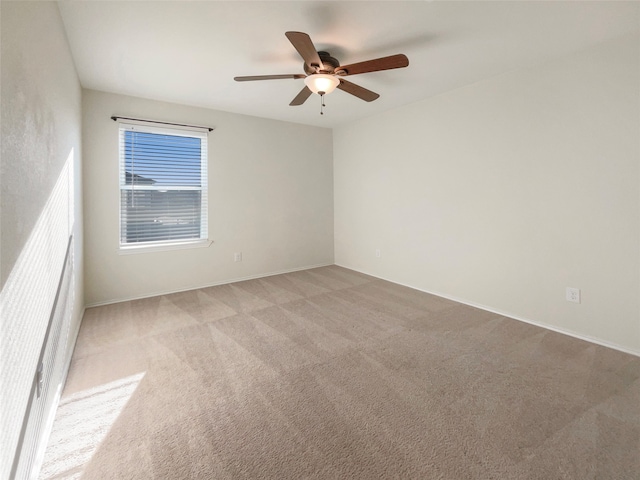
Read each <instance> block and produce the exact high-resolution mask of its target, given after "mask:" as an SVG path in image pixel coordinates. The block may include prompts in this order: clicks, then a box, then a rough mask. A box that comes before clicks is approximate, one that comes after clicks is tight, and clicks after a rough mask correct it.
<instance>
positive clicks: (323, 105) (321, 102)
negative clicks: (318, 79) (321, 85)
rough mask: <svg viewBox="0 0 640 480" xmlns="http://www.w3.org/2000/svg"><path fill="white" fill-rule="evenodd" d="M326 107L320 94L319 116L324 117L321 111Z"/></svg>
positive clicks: (322, 95) (322, 94)
mask: <svg viewBox="0 0 640 480" xmlns="http://www.w3.org/2000/svg"><path fill="white" fill-rule="evenodd" d="M324 107H326V105H325V104H324V93H321V94H320V115H324V112H323V111H322V109H323V108H324Z"/></svg>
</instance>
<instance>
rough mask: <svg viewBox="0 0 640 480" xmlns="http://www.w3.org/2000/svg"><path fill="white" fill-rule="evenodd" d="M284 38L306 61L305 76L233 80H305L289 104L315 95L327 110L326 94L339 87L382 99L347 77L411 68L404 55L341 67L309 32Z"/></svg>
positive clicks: (237, 79) (363, 95)
mask: <svg viewBox="0 0 640 480" xmlns="http://www.w3.org/2000/svg"><path fill="white" fill-rule="evenodd" d="M285 35H286V36H287V38H288V39H289V41H290V42H291V44H292V45H293V47H294V48H295V49H296V50H297V51H298V53H299V54H300V56H301V57H302V59H303V60H304V72H305V73H304V74H298V73H293V74H285V75H254V76H246V77H234V80H235V81H237V82H249V81H254V80H280V79H299V78H304V83H305V86H304V88H303V89H302V90H301V91H300V93H298V95H296V97H295V98H294V99H293V100H292V101H291V103H290V104H289V105H291V106H296V105H302V104H303V103H304V102H305V101H306V100H307V98H309V96H310V95H311V94H312V93H317V94H319V95H320V97H322V99H323V101H322V103H321V105H322V106H323V107H324V95H326V94H328V93H331V92H333V91H334V90H335V89H336V88H338V89H339V90H342V91H344V92H347V93H350V94H351V95H354V96H356V97H358V98H360V99H362V100H364V101H366V102H372V101H373V100H375V99H376V98H378V97H379V96H380V95H378V94H377V93H375V92H372V91H371V90H367V89H366V88H364V87H361V86H359V85H356V84H355V83H352V82H349V81H347V80H345V79H344V77H346V76H348V75H357V74H360V73H369V72H378V71H380V70H391V69H394V68H403V67H406V66H408V65H409V59H408V58H407V57H406V55H403V54H398V55H391V56H388V57H382V58H376V59H375V60H367V61H364V62H359V63H352V64H350V65H340V62H338V60H336V59H335V58H333V57H332V56H331V55H330V54H329V53H328V52H324V51H317V50H316V47H315V46H314V45H313V42H312V41H311V38H310V37H309V35H307V34H306V33H303V32H286V33H285ZM320 113H321V114H322V110H320Z"/></svg>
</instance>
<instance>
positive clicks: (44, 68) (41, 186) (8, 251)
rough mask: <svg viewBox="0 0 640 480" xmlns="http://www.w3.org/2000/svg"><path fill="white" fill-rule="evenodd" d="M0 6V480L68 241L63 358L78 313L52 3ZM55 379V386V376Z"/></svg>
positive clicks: (64, 101)
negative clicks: (69, 273)
mask: <svg viewBox="0 0 640 480" xmlns="http://www.w3.org/2000/svg"><path fill="white" fill-rule="evenodd" d="M0 9H1V10H0V12H1V21H2V24H1V42H0V43H1V61H2V65H1V70H2V80H1V85H2V86H1V95H0V97H1V128H2V157H1V159H2V160H1V162H0V163H1V188H0V192H1V196H0V203H1V211H0V227H1V245H2V246H1V254H2V256H1V260H2V261H1V268H0V271H1V280H2V282H1V285H2V291H1V292H0V343H1V349H0V355H1V359H2V361H1V364H0V365H1V366H0V369H1V371H0V382H1V398H0V406H1V407H0V410H1V424H0V452H1V453H0V478H8V477H9V471H10V469H11V467H12V462H13V458H14V453H15V452H16V447H17V444H18V436H19V434H20V429H21V425H22V420H23V417H24V415H25V410H26V407H27V402H28V398H29V393H30V391H31V387H32V382H33V379H34V374H35V371H36V365H37V362H38V357H39V354H40V349H41V346H42V343H43V339H44V336H45V332H46V328H47V324H48V322H49V316H50V312H51V309H52V306H53V302H54V299H55V294H56V290H57V286H58V281H59V278H60V274H61V269H62V265H63V262H64V258H65V252H66V247H67V240H68V238H69V236H70V235H71V234H73V235H74V241H75V244H74V264H73V273H72V283H73V287H72V292H71V297H72V298H73V301H72V302H71V305H69V308H68V309H66V310H65V315H64V330H63V336H64V337H65V339H66V347H67V348H66V350H65V351H64V352H63V355H64V356H65V357H66V361H68V360H69V359H70V356H71V349H72V347H73V344H74V341H75V336H76V334H77V330H78V328H79V325H80V319H81V316H82V311H83V306H84V298H83V297H84V295H83V279H82V272H83V267H82V255H83V254H82V210H81V203H82V198H81V183H80V177H81V169H80V160H81V158H80V155H81V150H80V149H81V142H80V136H81V120H80V115H81V89H80V83H79V81H78V78H77V75H76V71H75V66H74V63H73V60H72V58H71V54H70V51H69V47H68V44H67V40H66V36H65V33H64V29H63V26H62V20H61V18H60V14H59V12H58V7H57V4H56V3H54V2H7V1H3V2H1V3H0ZM63 341H64V339H63ZM64 363H66V362H64ZM54 373H55V374H56V375H57V376H56V377H55V378H54V385H53V388H54V389H55V388H56V386H57V384H56V382H61V381H62V378H63V372H62V370H59V371H57V372H54Z"/></svg>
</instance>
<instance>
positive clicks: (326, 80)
mask: <svg viewBox="0 0 640 480" xmlns="http://www.w3.org/2000/svg"><path fill="white" fill-rule="evenodd" d="M304 83H305V85H306V86H307V87H309V90H311V91H312V92H313V93H320V92H322V93H323V94H327V93H331V92H333V91H334V90H335V89H336V87H337V86H338V85H340V80H338V78H336V77H335V76H333V75H327V74H325V73H315V74H313V75H309V76H308V77H306V78H305V79H304Z"/></svg>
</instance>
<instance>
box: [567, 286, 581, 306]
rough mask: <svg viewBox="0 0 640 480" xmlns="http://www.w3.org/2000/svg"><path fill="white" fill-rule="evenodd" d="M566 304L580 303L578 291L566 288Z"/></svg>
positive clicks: (577, 289)
mask: <svg viewBox="0 0 640 480" xmlns="http://www.w3.org/2000/svg"><path fill="white" fill-rule="evenodd" d="M567 302H573V303H580V289H579V288H571V287H567Z"/></svg>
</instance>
